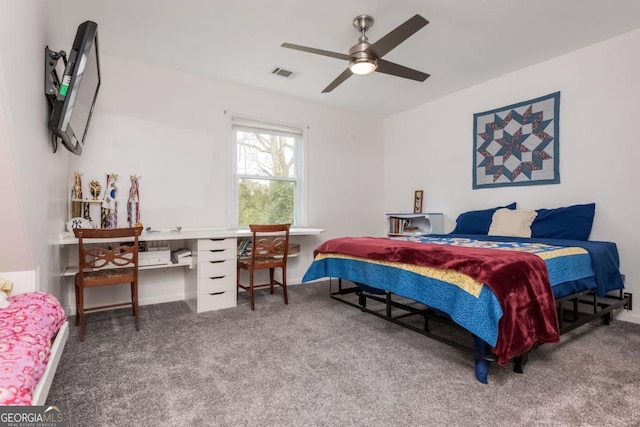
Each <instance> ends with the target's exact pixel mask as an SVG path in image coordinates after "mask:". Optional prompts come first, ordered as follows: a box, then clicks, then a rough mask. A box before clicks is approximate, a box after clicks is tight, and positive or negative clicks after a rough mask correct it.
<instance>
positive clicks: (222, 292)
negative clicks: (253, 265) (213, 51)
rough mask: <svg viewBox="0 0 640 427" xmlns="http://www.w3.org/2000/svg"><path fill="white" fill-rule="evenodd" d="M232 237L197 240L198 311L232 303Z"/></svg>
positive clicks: (233, 271) (233, 293)
mask: <svg viewBox="0 0 640 427" xmlns="http://www.w3.org/2000/svg"><path fill="white" fill-rule="evenodd" d="M236 268H237V267H236V239H235V238H226V239H201V240H198V296H197V298H198V304H197V305H198V309H197V310H198V313H201V312H203V311H210V310H218V309H221V308H229V307H235V306H236Z"/></svg>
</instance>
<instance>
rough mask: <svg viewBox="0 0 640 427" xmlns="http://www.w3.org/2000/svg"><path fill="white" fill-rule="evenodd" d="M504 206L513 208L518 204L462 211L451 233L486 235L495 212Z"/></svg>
mask: <svg viewBox="0 0 640 427" xmlns="http://www.w3.org/2000/svg"><path fill="white" fill-rule="evenodd" d="M503 208H507V209H511V210H513V209H515V208H516V204H515V203H511V204H510V205H507V206H498V207H497V208H493V209H485V210H480V211H469V212H464V213H461V214H460V215H459V216H458V219H456V228H454V230H453V231H452V232H451V234H484V235H485V236H486V235H487V234H489V227H491V220H492V219H493V214H494V212H495V211H497V210H498V209H503Z"/></svg>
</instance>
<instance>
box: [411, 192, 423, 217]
mask: <svg viewBox="0 0 640 427" xmlns="http://www.w3.org/2000/svg"><path fill="white" fill-rule="evenodd" d="M423 194H424V193H423V191H422V190H416V193H415V195H414V197H413V213H422V198H423Z"/></svg>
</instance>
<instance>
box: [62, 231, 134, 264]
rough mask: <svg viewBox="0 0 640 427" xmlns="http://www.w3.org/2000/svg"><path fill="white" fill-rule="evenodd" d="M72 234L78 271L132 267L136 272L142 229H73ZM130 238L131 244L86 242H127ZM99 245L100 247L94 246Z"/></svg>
mask: <svg viewBox="0 0 640 427" xmlns="http://www.w3.org/2000/svg"><path fill="white" fill-rule="evenodd" d="M73 234H74V235H75V236H76V237H77V238H78V263H79V271H85V270H93V269H98V268H110V267H111V268H119V267H134V268H135V269H136V270H137V268H138V244H139V242H138V240H139V239H138V238H139V237H140V235H141V234H142V227H129V228H110V229H106V228H97V229H94V228H74V229H73ZM132 237H133V240H132V241H131V243H129V242H113V241H109V242H97V241H87V240H93V239H119V238H122V239H127V240H128V239H130V238H132ZM94 243H95V244H94ZM99 243H100V245H98V246H96V244H99ZM87 245H88V246H87Z"/></svg>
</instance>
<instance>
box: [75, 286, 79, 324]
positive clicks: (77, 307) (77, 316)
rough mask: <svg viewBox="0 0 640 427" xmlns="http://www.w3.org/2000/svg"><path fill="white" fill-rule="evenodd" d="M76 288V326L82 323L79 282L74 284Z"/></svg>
mask: <svg viewBox="0 0 640 427" xmlns="http://www.w3.org/2000/svg"><path fill="white" fill-rule="evenodd" d="M74 290H75V297H76V326H78V325H79V324H80V304H79V302H78V293H79V292H80V289H79V288H78V285H77V284H75V285H74Z"/></svg>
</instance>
